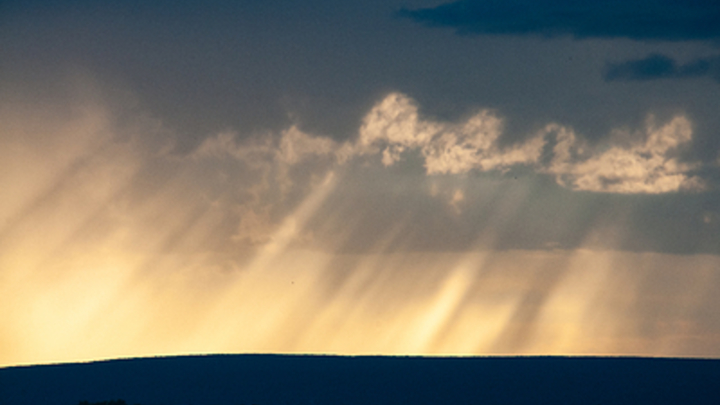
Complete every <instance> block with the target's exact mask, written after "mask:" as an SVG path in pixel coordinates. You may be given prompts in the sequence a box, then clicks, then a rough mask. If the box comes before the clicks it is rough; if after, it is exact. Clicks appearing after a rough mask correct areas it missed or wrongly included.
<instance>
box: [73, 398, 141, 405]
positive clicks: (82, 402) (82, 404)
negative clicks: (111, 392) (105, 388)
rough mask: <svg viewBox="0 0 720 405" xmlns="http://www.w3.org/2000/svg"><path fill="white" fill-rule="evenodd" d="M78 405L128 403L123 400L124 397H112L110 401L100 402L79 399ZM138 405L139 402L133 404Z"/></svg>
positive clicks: (116, 404)
mask: <svg viewBox="0 0 720 405" xmlns="http://www.w3.org/2000/svg"><path fill="white" fill-rule="evenodd" d="M78 405H128V403H127V402H125V400H124V399H113V400H110V401H100V402H92V403H90V402H88V401H80V402H78ZM135 405H140V404H135Z"/></svg>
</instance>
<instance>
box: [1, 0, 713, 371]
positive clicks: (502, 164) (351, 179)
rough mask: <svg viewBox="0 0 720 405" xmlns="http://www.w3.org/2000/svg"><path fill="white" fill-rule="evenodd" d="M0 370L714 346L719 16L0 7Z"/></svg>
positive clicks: (282, 1)
mask: <svg viewBox="0 0 720 405" xmlns="http://www.w3.org/2000/svg"><path fill="white" fill-rule="evenodd" d="M0 61H2V62H0V188H1V189H2V190H3V191H2V195H3V197H2V198H1V199H0V325H2V327H1V328H0V365H15V364H36V363H51V362H65V361H85V360H95V359H105V358H115V357H137V356H152V355H173V354H189V353H332V354H348V355H357V354H387V355H612V356H616V355H642V356H681V357H686V356H688V357H713V358H717V357H720V315H718V312H717V310H716V309H717V308H718V307H719V305H720V298H719V297H720V296H718V294H716V293H715V291H714V289H715V288H716V287H718V286H720V189H719V186H720V114H718V111H720V4H718V3H717V2H716V1H705V0H692V1H687V0H684V1H680V0H658V1H637V0H626V1H614V0H613V1H608V2H595V3H578V2H571V1H566V0H557V1H549V0H536V1H527V0H512V1H510V0H506V1H499V0H474V1H469V0H459V1H454V2H452V1H451V2H443V1H442V0H433V1H431V0H402V1H400V0H398V1H395V0H390V1H388V0H383V1H379V0H368V1H363V2H337V1H329V0H314V1H306V2H293V1H286V0H274V1H256V0H248V1H241V2H234V1H224V0H210V1H202V2H200V1H195V0H187V1H175V2H170V1H164V0H157V1H132V0H128V1H116V2H93V1H87V0H70V1H64V2H54V1H41V0H30V1H14V0H10V1H0Z"/></svg>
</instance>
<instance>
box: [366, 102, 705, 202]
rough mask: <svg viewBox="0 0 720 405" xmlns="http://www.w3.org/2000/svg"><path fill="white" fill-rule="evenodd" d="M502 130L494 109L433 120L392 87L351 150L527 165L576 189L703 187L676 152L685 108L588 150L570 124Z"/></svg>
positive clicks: (489, 166)
mask: <svg viewBox="0 0 720 405" xmlns="http://www.w3.org/2000/svg"><path fill="white" fill-rule="evenodd" d="M502 131H503V121H502V119H501V118H499V117H498V116H497V115H496V114H495V113H493V112H492V111H489V110H481V111H479V112H478V113H477V114H475V115H473V116H472V117H470V118H469V119H468V120H467V121H465V122H460V123H450V122H437V121H432V120H426V119H422V118H421V117H420V115H419V113H418V107H417V106H416V105H415V103H414V102H413V100H411V99H410V98H408V97H407V96H404V95H402V94H399V93H392V94H390V95H388V96H387V97H386V98H385V99H383V100H382V101H381V102H380V103H378V104H377V105H375V107H374V108H373V109H372V110H371V111H370V112H369V113H368V114H367V116H366V117H365V119H364V121H363V125H362V127H361V129H360V136H359V139H358V143H357V145H356V147H355V149H354V150H355V153H356V154H375V153H379V152H380V151H381V153H382V163H383V164H384V165H385V166H390V165H392V164H394V163H395V162H397V161H399V160H400V159H401V155H402V154H403V153H405V152H407V151H411V150H417V151H419V153H420V154H421V155H422V157H423V158H424V159H425V168H426V171H427V174H461V173H467V172H469V171H471V170H481V171H491V170H506V169H508V168H510V167H512V166H515V165H526V166H528V165H531V166H533V167H535V169H536V170H537V171H539V172H542V173H549V174H552V175H555V177H556V179H557V182H558V184H560V185H562V186H564V187H569V188H572V189H575V190H584V191H593V192H608V193H646V194H657V193H668V192H676V191H681V190H694V191H696V190H701V189H703V188H704V184H703V182H702V181H701V179H699V178H698V177H696V176H692V175H691V174H689V172H690V171H691V170H693V169H695V165H692V164H687V163H683V162H681V161H680V160H679V159H678V157H677V156H675V152H676V150H677V149H679V148H680V147H682V146H683V145H686V144H688V143H689V142H691V140H692V125H691V123H690V121H689V120H688V119H687V118H686V117H684V116H677V117H674V118H673V119H671V120H670V121H669V122H668V123H667V124H665V125H663V126H660V127H658V126H656V125H655V124H654V119H653V118H652V117H651V119H650V120H648V124H647V126H646V128H645V130H644V132H641V133H635V134H624V137H625V138H638V139H642V140H641V141H635V142H634V143H631V144H630V145H629V146H627V145H621V144H619V143H617V142H616V143H611V144H609V145H605V149H604V150H598V149H596V150H591V149H590V148H589V147H588V146H587V144H586V142H584V141H582V140H580V139H578V137H577V136H576V134H575V133H574V132H573V131H572V130H571V129H569V128H566V127H563V126H561V125H559V124H554V123H551V124H548V125H546V126H545V128H544V129H543V130H541V131H540V132H539V133H538V134H536V135H535V136H532V137H530V138H528V139H526V140H525V141H524V142H520V143H517V144H515V145H512V146H509V147H504V148H502V147H500V146H499V142H498V140H499V139H500V137H501V135H502ZM615 132H617V133H619V131H615ZM553 136H554V138H555V139H554V146H553V148H552V158H551V160H550V163H549V164H546V165H543V164H541V163H540V157H541V155H542V152H543V149H544V147H545V145H546V144H547V143H548V141H549V140H550V139H551V138H552V137H553Z"/></svg>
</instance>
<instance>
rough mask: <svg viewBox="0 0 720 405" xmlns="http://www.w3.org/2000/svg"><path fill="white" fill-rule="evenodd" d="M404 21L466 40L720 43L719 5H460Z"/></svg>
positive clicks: (527, 0) (693, 0) (467, 1)
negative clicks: (519, 38)
mask: <svg viewBox="0 0 720 405" xmlns="http://www.w3.org/2000/svg"><path fill="white" fill-rule="evenodd" d="M397 14H398V16H400V17H406V18H410V19H413V20H415V21H417V22H420V23H424V24H426V25H429V26H440V27H453V28H455V29H457V31H458V32H459V33H462V34H486V35H487V34H489V35H539V36H542V37H555V36H571V37H575V38H630V39H635V40H663V41H683V40H711V39H718V38H720V3H719V2H717V1H713V0H690V1H681V0H660V1H654V2H648V1H623V0H610V1H603V2H599V1H598V2H578V1H572V0H555V1H553V0H541V1H535V0H509V1H507V0H460V1H455V2H452V3H447V4H443V5H440V6H437V7H433V8H420V9H414V10H411V9H405V8H403V9H401V10H400V11H399V12H398V13H397Z"/></svg>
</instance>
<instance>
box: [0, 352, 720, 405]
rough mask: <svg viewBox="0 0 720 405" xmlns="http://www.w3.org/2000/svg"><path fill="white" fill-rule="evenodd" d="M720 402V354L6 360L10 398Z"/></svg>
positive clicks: (35, 402) (169, 403)
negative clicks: (19, 363) (24, 363)
mask: <svg viewBox="0 0 720 405" xmlns="http://www.w3.org/2000/svg"><path fill="white" fill-rule="evenodd" d="M117 399H122V400H124V401H126V402H127V404H129V405H133V404H141V405H225V404H228V405H230V404H232V405H243V404H244V405H355V404H357V405H384V404H387V405H425V404H427V405H465V404H478V405H489V404H502V405H510V404H532V405H535V404H558V405H569V404H583V405H601V404H602V405H607V404H628V405H638V404H653V405H657V404H715V405H717V404H720V360H691V359H648V358H578V357H520V358H508V357H504V358H503V357H491V358H420V357H335V356H280V355H213V356H188V357H165V358H143V359H128V360H112V361H102V362H95V363H86V364H60V365H44V366H31V367H11V368H3V369H0V404H1V405H6V404H7V405H77V404H78V403H79V402H80V401H88V402H89V403H95V402H102V401H109V400H117Z"/></svg>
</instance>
